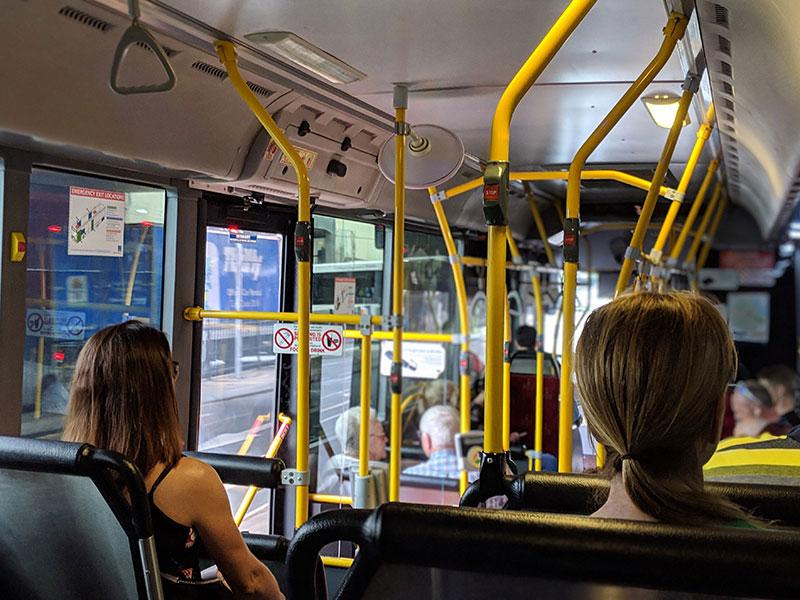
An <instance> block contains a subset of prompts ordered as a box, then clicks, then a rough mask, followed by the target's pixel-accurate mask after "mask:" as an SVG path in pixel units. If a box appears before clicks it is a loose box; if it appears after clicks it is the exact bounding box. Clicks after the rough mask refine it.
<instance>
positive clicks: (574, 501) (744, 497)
mask: <svg viewBox="0 0 800 600" xmlns="http://www.w3.org/2000/svg"><path fill="white" fill-rule="evenodd" d="M523 477H524V492H523V497H522V501H521V509H522V510H530V511H537V512H554V513H562V514H576V515H588V514H591V513H592V512H594V511H595V510H597V509H598V508H599V507H600V505H602V504H603V502H605V500H606V498H607V497H608V490H609V482H608V480H606V479H604V478H602V477H599V476H596V475H577V474H567V473H559V474H554V473H526V474H525V475H524V476H523ZM705 485H706V489H707V490H708V491H710V492H713V493H716V494H719V495H721V496H725V497H726V498H728V499H729V500H731V501H733V502H735V503H736V504H738V505H739V506H741V507H742V508H744V509H745V510H747V511H748V512H752V513H753V514H754V515H756V516H757V517H760V518H762V519H766V520H769V521H777V522H778V523H779V524H783V525H788V526H791V527H800V486H787V485H757V484H744V483H738V484H734V483H715V482H708V483H706V484H705Z"/></svg>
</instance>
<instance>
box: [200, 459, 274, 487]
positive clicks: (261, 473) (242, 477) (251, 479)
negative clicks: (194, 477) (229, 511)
mask: <svg viewBox="0 0 800 600" xmlns="http://www.w3.org/2000/svg"><path fill="white" fill-rule="evenodd" d="M184 454H185V455H186V456H191V457H192V458H196V459H198V460H202V461H203V462H204V463H206V464H209V465H211V466H212V467H214V470H215V471H216V472H217V474H218V475H219V477H220V479H222V481H224V482H225V483H229V484H232V485H254V486H256V487H257V488H262V489H272V490H274V489H277V488H278V487H280V485H281V471H283V469H284V468H285V467H286V465H284V463H283V461H282V460H280V459H278V458H263V457H260V456H238V455H236V454H215V453H212V452H184Z"/></svg>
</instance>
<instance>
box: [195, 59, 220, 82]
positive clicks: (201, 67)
mask: <svg viewBox="0 0 800 600" xmlns="http://www.w3.org/2000/svg"><path fill="white" fill-rule="evenodd" d="M192 68H193V69H194V70H195V71H200V72H201V73H205V74H206V75H210V76H211V77H216V78H217V79H219V80H220V81H222V80H223V79H227V78H228V74H227V73H226V72H225V71H223V70H222V69H220V68H219V67H215V66H213V65H210V64H208V63H205V62H203V61H202V60H198V61H196V62H194V63H192Z"/></svg>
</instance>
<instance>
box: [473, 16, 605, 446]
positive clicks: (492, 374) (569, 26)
mask: <svg viewBox="0 0 800 600" xmlns="http://www.w3.org/2000/svg"><path fill="white" fill-rule="evenodd" d="M595 2H596V0H572V2H570V3H569V5H568V6H567V8H566V9H565V10H564V12H563V13H562V14H561V16H560V17H559V18H558V20H557V21H556V22H555V23H554V24H553V26H552V27H551V28H550V31H548V32H547V34H546V35H545V36H544V38H543V39H542V41H541V42H540V43H539V45H538V46H537V47H536V49H535V50H534V51H533V53H532V54H531V55H530V56H529V57H528V59H527V60H526V61H525V64H523V65H522V67H521V68H520V70H519V71H518V72H517V74H516V75H515V76H514V78H513V79H512V80H511V82H510V83H509V84H508V86H507V87H506V89H505V91H504V92H503V95H502V96H501V98H500V101H499V102H498V104H497V108H496V109H495V114H494V118H493V120H492V139H491V144H490V147H489V161H490V162H489V164H488V165H487V166H486V170H485V172H484V177H483V184H484V187H483V204H484V213H485V216H486V223H487V225H488V230H489V235H488V255H487V273H486V288H487V298H486V378H485V402H484V444H483V450H484V452H485V453H487V454H491V453H500V452H502V397H503V388H502V386H503V376H502V369H503V367H502V363H503V352H502V349H503V345H502V339H503V333H504V327H503V318H504V317H503V312H504V311H503V307H504V305H505V300H504V297H505V295H506V294H505V289H506V286H505V270H506V240H505V236H506V231H505V230H506V225H507V217H506V208H507V204H508V174H509V168H508V167H509V164H508V155H509V130H510V125H511V117H512V115H513V113H514V109H515V108H516V107H517V104H519V101H520V100H521V99H522V97H523V96H524V95H525V92H527V91H528V89H530V87H531V86H532V85H533V83H534V82H535V81H536V79H537V78H538V77H539V75H540V74H541V72H542V71H543V70H544V68H545V67H546V66H547V65H548V64H549V63H550V61H551V60H552V59H553V57H554V56H555V54H556V52H558V50H559V49H560V48H561V46H562V45H563V44H564V42H565V41H566V40H567V38H568V37H569V36H570V34H571V33H572V32H573V31H574V30H575V28H576V27H577V26H578V24H579V23H580V22H581V20H582V19H583V18H584V17H585V16H586V14H587V13H588V12H589V10H590V9H591V8H592V6H594V4H595Z"/></svg>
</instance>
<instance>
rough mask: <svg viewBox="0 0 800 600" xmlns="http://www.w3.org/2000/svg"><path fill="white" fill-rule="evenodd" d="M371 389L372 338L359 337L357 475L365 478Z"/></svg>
mask: <svg viewBox="0 0 800 600" xmlns="http://www.w3.org/2000/svg"><path fill="white" fill-rule="evenodd" d="M371 388H372V336H371V335H364V336H362V337H361V389H360V391H359V395H360V396H361V398H360V406H361V411H360V417H361V421H360V425H361V427H360V430H359V438H358V475H359V477H366V476H367V475H369V441H370V433H369V425H370V422H369V421H370V419H369V409H370V404H371V400H372V395H371V394H370V391H371Z"/></svg>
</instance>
